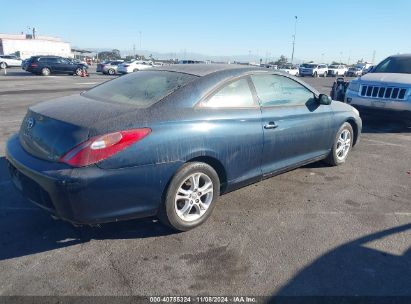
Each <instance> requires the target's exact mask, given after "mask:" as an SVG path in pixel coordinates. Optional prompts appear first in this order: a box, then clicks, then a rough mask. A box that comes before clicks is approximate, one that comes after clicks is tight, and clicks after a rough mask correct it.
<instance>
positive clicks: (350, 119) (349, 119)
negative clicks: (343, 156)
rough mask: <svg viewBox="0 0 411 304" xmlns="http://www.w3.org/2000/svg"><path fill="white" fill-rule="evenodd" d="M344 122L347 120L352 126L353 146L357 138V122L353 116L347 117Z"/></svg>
mask: <svg viewBox="0 0 411 304" xmlns="http://www.w3.org/2000/svg"><path fill="white" fill-rule="evenodd" d="M345 122H348V123H349V124H350V125H351V127H352V130H353V131H354V141H353V146H355V144H356V143H357V140H358V135H359V134H358V125H357V123H356V122H355V119H354V118H348V119H347V120H346V121H345Z"/></svg>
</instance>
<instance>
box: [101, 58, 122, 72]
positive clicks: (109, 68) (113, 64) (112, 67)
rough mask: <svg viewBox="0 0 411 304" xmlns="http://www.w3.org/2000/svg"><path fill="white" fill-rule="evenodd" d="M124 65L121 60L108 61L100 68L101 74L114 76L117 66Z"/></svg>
mask: <svg viewBox="0 0 411 304" xmlns="http://www.w3.org/2000/svg"><path fill="white" fill-rule="evenodd" d="M121 63H124V61H123V60H115V61H110V62H108V63H106V64H104V65H103V66H102V69H101V72H103V74H109V75H115V74H117V71H118V65H119V64H121Z"/></svg>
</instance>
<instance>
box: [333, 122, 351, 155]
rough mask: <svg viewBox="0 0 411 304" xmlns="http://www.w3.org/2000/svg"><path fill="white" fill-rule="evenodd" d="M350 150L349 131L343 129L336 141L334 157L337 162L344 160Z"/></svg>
mask: <svg viewBox="0 0 411 304" xmlns="http://www.w3.org/2000/svg"><path fill="white" fill-rule="evenodd" d="M350 148H351V133H350V131H349V130H347V129H344V130H343V131H342V132H341V134H340V137H339V138H338V141H337V147H336V155H337V158H338V160H340V161H342V160H344V159H345V158H346V157H347V155H348V152H349V151H350Z"/></svg>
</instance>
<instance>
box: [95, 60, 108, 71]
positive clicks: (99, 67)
mask: <svg viewBox="0 0 411 304" xmlns="http://www.w3.org/2000/svg"><path fill="white" fill-rule="evenodd" d="M110 61H111V60H105V61H103V62H100V63H98V64H97V66H96V72H97V73H99V72H103V66H104V65H105V64H107V63H109V62H110Z"/></svg>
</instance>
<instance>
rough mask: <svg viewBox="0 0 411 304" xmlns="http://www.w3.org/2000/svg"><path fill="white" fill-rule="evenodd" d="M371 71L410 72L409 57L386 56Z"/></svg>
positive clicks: (410, 62)
mask: <svg viewBox="0 0 411 304" xmlns="http://www.w3.org/2000/svg"><path fill="white" fill-rule="evenodd" d="M372 72H373V73H401V74H411V57H388V58H387V59H385V60H384V61H382V62H381V63H380V64H379V65H377V67H376V68H375V69H374V70H373V71H372Z"/></svg>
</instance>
